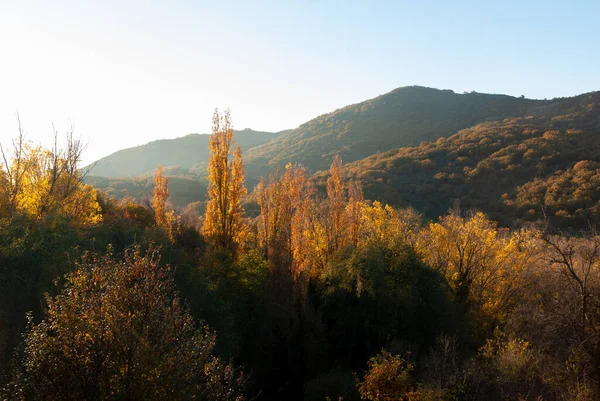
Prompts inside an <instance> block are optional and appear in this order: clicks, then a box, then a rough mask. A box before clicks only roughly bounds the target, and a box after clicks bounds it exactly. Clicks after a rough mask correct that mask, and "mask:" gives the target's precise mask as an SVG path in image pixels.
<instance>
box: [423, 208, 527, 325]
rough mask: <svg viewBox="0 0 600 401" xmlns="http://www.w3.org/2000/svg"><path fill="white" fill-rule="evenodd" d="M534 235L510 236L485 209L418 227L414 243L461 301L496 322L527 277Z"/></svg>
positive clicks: (518, 232)
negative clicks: (422, 228)
mask: <svg viewBox="0 0 600 401" xmlns="http://www.w3.org/2000/svg"><path fill="white" fill-rule="evenodd" d="M537 236H538V234H537V232H536V231H530V230H525V231H524V230H521V231H517V232H515V233H513V234H510V235H509V233H508V232H507V231H506V230H499V229H498V228H497V227H496V223H494V222H492V221H491V220H490V219H489V218H488V217H487V216H485V215H484V214H483V213H474V214H472V215H470V216H468V217H467V218H463V217H461V216H458V215H456V214H452V215H448V216H444V217H442V218H441V219H440V221H439V222H438V223H432V224H430V225H429V227H428V228H427V229H425V230H422V231H421V233H420V236H419V241H418V246H417V247H418V250H419V253H420V254H421V255H422V256H423V258H424V260H425V262H426V263H428V264H429V265H430V266H432V267H433V268H435V269H436V270H438V271H439V272H440V273H442V274H443V275H444V276H445V277H446V280H447V282H448V284H449V286H450V289H451V290H452V292H453V293H454V295H455V297H456V299H457V300H458V301H459V302H461V303H462V304H463V305H465V307H467V308H468V309H470V310H471V311H472V312H475V313H476V314H479V313H483V315H482V316H485V317H487V319H488V320H489V319H491V322H492V323H494V322H498V320H501V319H502V318H503V316H505V314H506V312H507V310H508V309H509V308H510V306H511V305H512V304H514V301H515V296H516V294H517V292H518V291H519V290H520V289H521V288H522V287H523V286H524V285H525V284H526V283H527V282H528V276H529V275H530V274H531V270H532V267H533V266H534V265H535V254H536V253H537V251H536V249H535V248H536V243H537V242H538V241H537V239H536V237H537ZM489 329H490V330H492V329H493V327H489Z"/></svg>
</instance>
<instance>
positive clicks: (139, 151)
mask: <svg viewBox="0 0 600 401" xmlns="http://www.w3.org/2000/svg"><path fill="white" fill-rule="evenodd" d="M278 135H279V134H275V133H271V132H261V131H254V130H251V129H244V130H241V131H236V132H235V141H236V144H237V145H239V146H240V147H241V148H242V150H243V151H246V150H247V149H250V148H252V147H255V146H258V145H261V144H263V143H265V142H267V141H269V140H271V139H273V138H275V137H277V136H278ZM207 161H208V135H207V134H189V135H186V136H183V137H180V138H176V139H161V140H158V141H153V142H149V143H147V144H145V145H140V146H137V147H134V148H128V149H122V150H119V151H117V152H115V153H112V154H110V155H109V156H106V157H104V158H102V159H100V160H98V161H97V162H95V165H94V164H92V165H90V166H87V167H85V168H84V170H89V173H90V174H91V175H92V176H99V177H136V176H140V175H144V174H147V173H152V172H154V170H156V168H158V166H161V165H162V166H165V167H167V168H168V167H179V168H183V169H192V170H193V168H194V167H198V168H200V170H202V171H204V170H205V169H206V163H207Z"/></svg>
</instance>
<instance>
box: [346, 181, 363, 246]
mask: <svg viewBox="0 0 600 401" xmlns="http://www.w3.org/2000/svg"><path fill="white" fill-rule="evenodd" d="M364 200H365V198H364V195H363V191H362V186H361V185H360V182H359V181H351V182H350V184H349V185H348V205H347V206H346V220H347V226H348V235H349V239H350V244H352V246H353V247H357V246H358V239H359V235H360V229H361V219H362V207H363V202H364Z"/></svg>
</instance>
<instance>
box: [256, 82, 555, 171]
mask: <svg viewBox="0 0 600 401" xmlns="http://www.w3.org/2000/svg"><path fill="white" fill-rule="evenodd" d="M552 103H553V102H551V101H550V102H547V101H540V100H530V99H524V98H515V97H511V96H506V95H491V94H481V93H475V92H471V93H466V94H457V93H454V92H453V91H451V90H439V89H433V88H425V87H420V86H409V87H402V88H398V89H395V90H393V91H391V92H389V93H386V94H384V95H382V96H378V97H376V98H374V99H370V100H367V101H364V102H361V103H358V104H354V105H350V106H346V107H343V108H341V109H339V110H336V111H334V112H332V113H328V114H324V115H322V116H320V117H317V118H315V119H313V120H311V121H309V122H307V123H305V124H302V125H301V126H300V127H298V128H296V129H293V130H289V131H287V132H286V133H285V135H281V136H279V137H277V138H275V139H273V140H272V141H269V142H267V143H265V144H263V145H261V146H258V147H256V148H253V149H251V150H249V151H248V152H247V153H246V154H245V160H246V163H247V165H248V166H250V167H249V172H250V173H251V174H261V173H263V171H264V170H262V171H261V170H253V169H252V168H253V167H255V166H261V167H264V166H270V167H271V168H273V167H276V166H279V167H281V165H284V164H285V163H287V162H288V161H293V162H298V163H301V164H303V165H304V166H305V167H306V168H307V169H308V170H309V171H311V172H314V171H317V170H323V169H326V168H327V167H328V166H329V164H330V163H331V160H332V159H333V156H334V155H336V154H339V155H340V156H341V157H342V158H343V159H344V160H346V161H349V162H350V161H355V160H359V159H362V158H365V157H367V156H370V155H372V154H375V153H377V152H385V151H387V150H389V149H393V148H398V147H404V146H415V145H418V144H419V143H420V142H423V141H430V140H435V139H437V138H440V137H445V136H449V135H451V134H453V133H455V132H457V131H458V130H461V129H464V128H468V127H471V126H473V125H475V124H478V123H481V122H485V121H496V120H501V119H503V118H506V117H520V116H525V115H529V114H531V113H535V112H540V110H539V109H540V107H542V108H543V107H545V106H548V105H551V104H552Z"/></svg>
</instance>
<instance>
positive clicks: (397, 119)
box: [88, 86, 600, 225]
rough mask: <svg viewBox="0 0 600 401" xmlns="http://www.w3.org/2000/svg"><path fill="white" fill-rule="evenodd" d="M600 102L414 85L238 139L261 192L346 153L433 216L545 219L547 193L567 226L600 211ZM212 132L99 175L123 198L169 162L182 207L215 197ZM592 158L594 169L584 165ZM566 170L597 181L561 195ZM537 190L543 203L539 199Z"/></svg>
mask: <svg viewBox="0 0 600 401" xmlns="http://www.w3.org/2000/svg"><path fill="white" fill-rule="evenodd" d="M599 97H600V94H599V92H595V93H589V94H584V95H580V96H576V97H571V98H559V99H553V100H530V99H525V98H517V97H511V96H506V95H489V94H480V93H476V92H471V93H465V94H456V93H454V92H453V91H450V90H438V89H431V88H424V87H418V86H411V87H404V88H398V89H395V90H393V91H391V92H389V93H387V94H385V95H382V96H379V97H376V98H374V99H371V100H367V101H365V102H362V103H358V104H355V105H350V106H347V107H344V108H341V109H338V110H336V111H334V112H332V113H328V114H325V115H322V116H320V117H317V118H315V119H313V120H311V121H309V122H307V123H305V124H302V125H301V126H300V127H298V128H295V129H291V130H287V131H281V132H279V133H265V132H258V131H252V130H244V131H239V132H236V136H235V140H236V142H237V143H238V144H240V145H241V146H242V149H243V150H244V162H245V166H246V183H247V186H248V188H249V189H250V191H251V190H252V189H253V187H254V185H255V184H256V183H257V182H258V179H259V177H260V176H268V175H269V174H270V173H271V172H273V171H275V170H276V169H277V168H281V167H282V166H283V165H284V164H285V163H287V162H290V161H291V162H294V163H300V164H302V165H304V166H305V167H306V168H307V170H308V171H309V173H316V172H318V171H322V172H321V173H318V174H317V175H316V176H315V178H314V179H315V181H316V182H317V183H319V182H321V183H322V180H323V179H324V178H325V177H326V172H323V171H325V170H326V169H327V168H328V167H329V164H330V163H331V160H332V159H333V157H334V155H336V154H339V155H340V156H341V157H342V159H343V161H344V163H346V164H347V165H346V167H345V171H346V173H347V174H348V175H351V176H354V177H356V178H359V179H360V180H361V181H362V182H363V184H364V186H365V193H366V195H367V198H369V199H372V200H382V201H384V202H388V203H390V204H392V205H407V204H410V205H412V206H414V207H416V208H417V209H418V210H419V211H421V212H424V213H425V214H426V216H427V217H430V218H436V217H437V216H438V215H440V214H442V213H444V212H445V211H446V210H447V209H448V207H450V206H451V205H452V204H453V203H456V202H457V201H458V202H460V203H461V205H462V207H464V208H471V207H473V208H478V209H482V210H484V211H486V212H487V213H490V214H492V215H493V216H494V217H495V218H496V219H498V220H502V219H503V216H504V217H506V216H509V215H510V218H511V219H512V220H513V221H524V220H533V219H535V218H539V217H540V213H542V211H541V209H540V206H539V205H540V204H541V203H540V199H545V200H544V201H543V202H542V203H543V204H545V205H546V210H545V212H546V213H550V214H552V215H554V214H556V213H558V214H559V215H561V216H562V217H561V219H562V220H561V222H560V223H561V224H563V223H564V224H567V225H569V224H575V225H577V224H584V223H583V222H584V221H585V220H586V219H588V217H589V215H590V214H594V213H596V212H595V211H594V210H595V209H594V208H597V209H599V210H600V205H596V203H597V201H599V200H600V193H596V192H597V191H596V189H595V188H597V186H594V185H592V177H594V178H593V180H595V179H596V178H595V176H596V168H597V166H596V164H594V163H596V162H600V153H599V152H598V151H597V149H598V148H599V146H598V141H599V138H600V137H598V133H599V132H600V120H599V119H600V110H599V107H600V100H599ZM445 138H447V139H445ZM207 139H208V137H207V136H206V135H189V136H186V137H182V138H177V139H173V140H163V141H156V142H152V143H150V144H147V145H143V146H139V147H137V148H131V149H125V150H123V151H120V152H117V153H115V154H113V155H110V156H108V157H106V158H104V159H102V160H100V161H99V162H98V164H97V166H96V167H95V168H94V170H93V171H92V173H91V176H90V177H88V182H90V183H92V184H93V185H95V186H96V187H98V188H102V189H104V190H106V191H107V192H108V193H109V194H111V195H113V196H116V197H117V198H119V197H122V196H125V195H131V196H133V197H136V198H140V197H143V196H149V194H150V193H151V188H152V185H153V184H152V172H153V171H154V169H155V168H156V167H158V165H160V164H162V165H165V166H168V167H167V168H166V173H167V175H168V176H170V179H171V181H170V184H171V186H170V193H171V199H172V201H173V203H174V204H175V205H176V206H179V207H183V206H185V205H187V204H188V203H190V202H193V201H203V200H205V196H206V195H205V194H206V181H205V179H204V175H205V172H206V165H205V161H206V160H207V158H208V143H207ZM582 160H589V161H590V162H591V163H592V164H585V163H584V164H581V165H580V167H581V166H586V168H585V169H584V170H585V171H584V170H582V169H578V170H577V171H573V168H574V166H575V165H576V164H577V163H578V162H580V161H582ZM203 163H204V164H203ZM577 172H578V173H577ZM584 172H585V174H583V173H584ZM582 174H583V177H582V176H581V175H582ZM586 174H587V175H586ZM101 175H104V176H105V177H98V176H101ZM117 176H122V177H125V178H118V179H116V178H115V177H117ZM127 176H128V177H127ZM134 176H137V177H134ZM566 176H569V177H571V178H569V179H571V180H580V181H581V180H583V181H585V183H584V184H585V185H579V184H578V185H579V189H578V190H577V191H571V192H568V193H566V194H563V195H562V198H561V199H558V198H557V196H558V195H556V194H554V195H552V194H550V193H549V194H548V195H546V192H548V191H549V192H552V191H555V190H556V188H555V187H556V186H557V184H556V182H557V180H558V181H561V180H562V181H561V182H563V181H564V180H565V179H567V178H565V177H566ZM106 177H108V178H106ZM598 177H600V170H598ZM593 182H595V181H593ZM565 185H567V184H565ZM542 187H544V188H546V189H542ZM551 188H554V189H551ZM584 192H585V193H584ZM575 193H577V194H576V195H575ZM534 194H536V195H535V196H536V197H537V198H536V199H535V200H534V199H529V198H531V197H532V196H534ZM540 197H541V198H540ZM576 197H579V198H577V199H578V200H575V198H576ZM544 202H545V203H544ZM536 204H537V206H535V205H536ZM532 205H534V206H532ZM532 208H533V209H534V211H533V212H532Z"/></svg>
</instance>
